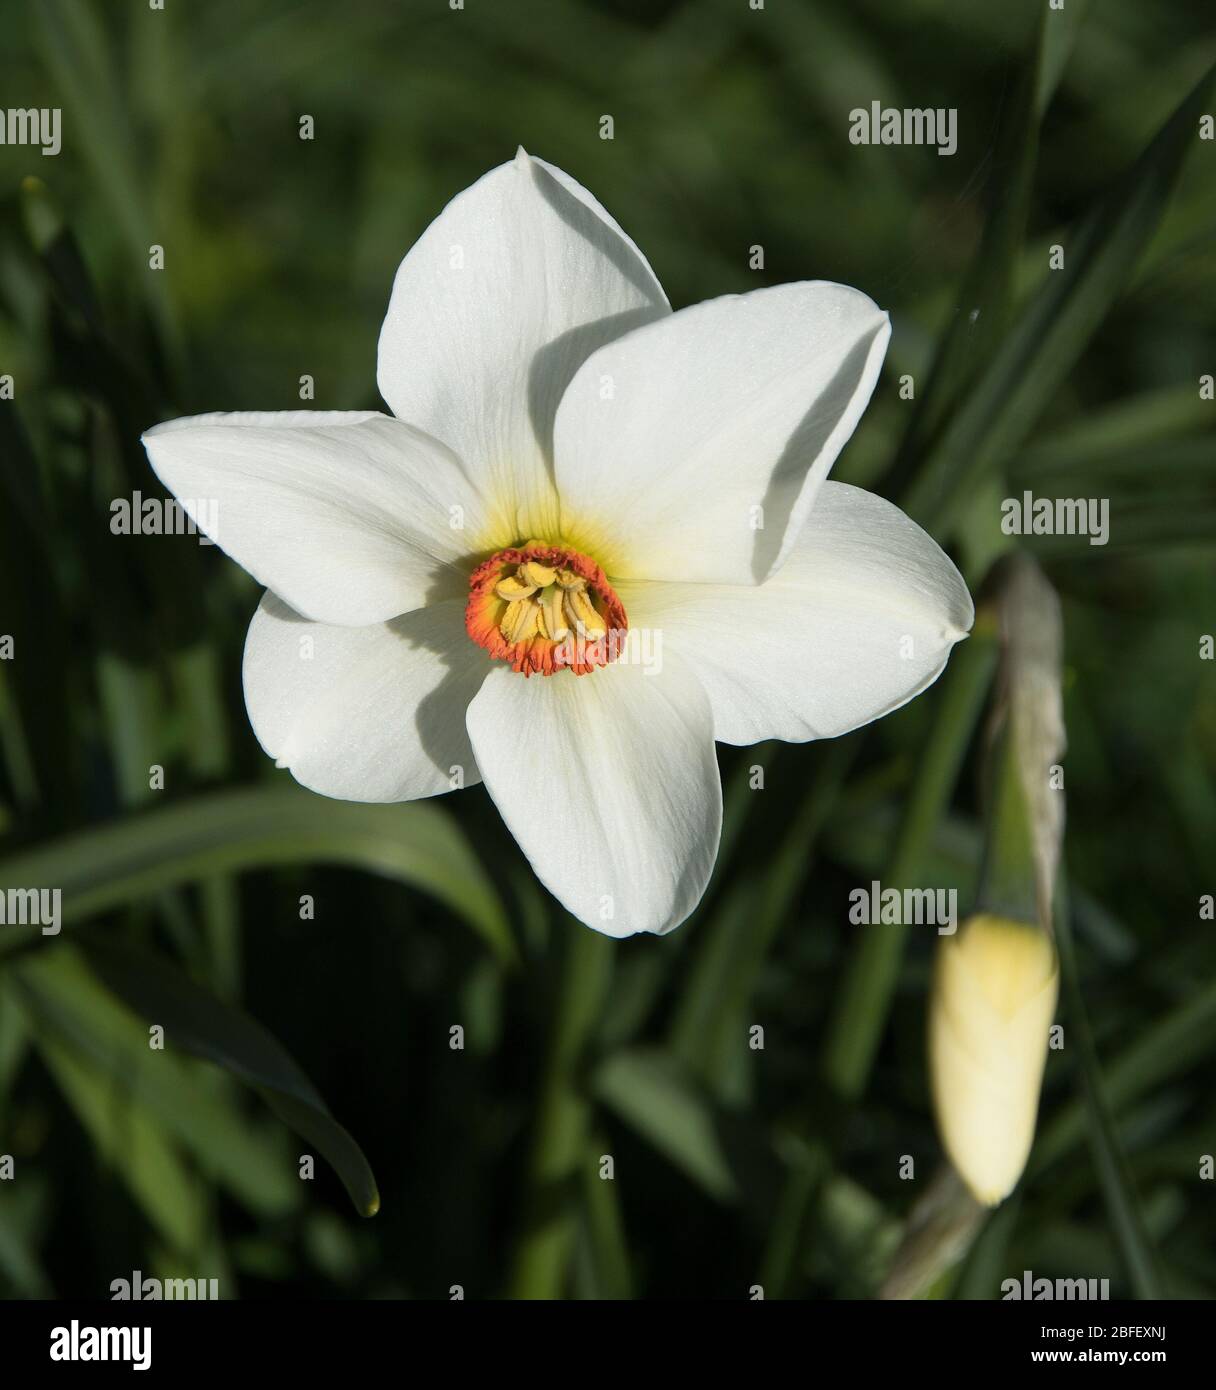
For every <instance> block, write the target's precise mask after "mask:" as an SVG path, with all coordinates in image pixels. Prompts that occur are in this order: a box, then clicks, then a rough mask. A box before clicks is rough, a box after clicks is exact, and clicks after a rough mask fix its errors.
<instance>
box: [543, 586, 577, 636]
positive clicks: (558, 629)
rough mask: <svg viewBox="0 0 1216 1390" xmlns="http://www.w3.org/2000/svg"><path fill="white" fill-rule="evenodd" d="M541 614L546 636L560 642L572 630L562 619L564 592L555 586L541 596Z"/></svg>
mask: <svg viewBox="0 0 1216 1390" xmlns="http://www.w3.org/2000/svg"><path fill="white" fill-rule="evenodd" d="M539 602H540V608H541V614H542V616H543V618H544V626H545V635H546V636H547V637H551V638H552V639H553V640H554V641H555V642H560V641H561V640H562V638H563V637H565V635H566V633H567V632H569V631H570V629H569V628H568V627H567V626H566V624H565V622H564V621H563V619H562V591H561V590H560V589H559V588H558V587H557V585H556V584H554V585H553V586H552V587H550V588H548V589H546V590H545V591H544V593H542V594H541V596H540V600H539Z"/></svg>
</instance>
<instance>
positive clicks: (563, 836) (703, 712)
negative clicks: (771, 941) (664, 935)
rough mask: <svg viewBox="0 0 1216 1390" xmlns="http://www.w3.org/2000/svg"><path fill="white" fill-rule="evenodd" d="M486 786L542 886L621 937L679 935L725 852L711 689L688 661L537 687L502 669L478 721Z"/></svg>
mask: <svg viewBox="0 0 1216 1390" xmlns="http://www.w3.org/2000/svg"><path fill="white" fill-rule="evenodd" d="M468 725H469V733H470V735H471V736H472V740H473V748H474V751H475V752H476V754H477V765H478V767H480V768H481V775H482V777H483V778H484V779H485V784H486V787H487V788H488V789H489V792H490V795H491V796H492V797H493V798H494V801H495V803H496V804H497V806H498V809H499V811H500V812H501V813H502V817H503V819H504V820H505V821H506V823H507V826H508V827H509V829H510V831H511V833H512V834H513V835H514V836H515V838H516V839H517V840H518V841H519V844H520V846H521V848H522V849H523V851H524V853H525V854H526V855H527V856H528V858H529V859H530V860H531V861H532V867H533V868H534V869H535V871H536V874H537V877H538V878H539V879H540V880H541V882H542V883H543V884H544V885H545V887H546V888H548V889H549V891H550V892H551V893H552V894H553V895H554V897H556V898H557V899H558V900H559V901H560V902H561V903H562V904H563V905H564V906H565V907H566V908H568V909H569V910H570V911H571V912H572V913H573V914H574V915H575V916H576V917H578V918H580V919H581V920H582V921H584V922H586V923H587V925H588V926H590V927H594V928H595V929H596V930H597V931H602V932H605V933H607V935H609V936H629V935H631V934H632V933H633V932H640V931H645V932H666V931H670V930H671V929H672V928H673V927H676V926H679V924H680V923H681V922H682V921H683V920H684V919H685V918H686V917H687V916H688V914H689V913H690V912H691V911H692V910H693V908H694V907H696V905H697V903H698V902H699V901H700V899H701V895H702V893H704V891H705V885H706V883H707V882H708V880H709V874H710V870H711V869H712V868H713V864H714V859H715V857H716V856H717V852H718V836H719V833H720V831H721V828H722V788H721V783H720V781H719V778H718V766H717V762H716V760H715V757H714V746H713V726H712V716H711V713H710V708H709V702H708V700H707V699H706V697H705V692H704V691H703V690H702V689H701V688H700V686H699V684H698V683H697V681H696V680H695V678H694V677H693V676H692V674H691V672H690V671H689V670H688V669H687V667H685V666H684V665H683V663H681V662H680V661H678V660H672V661H669V662H667V663H666V664H665V666H664V669H663V671H662V673H661V674H658V675H647V674H646V673H645V672H644V671H643V669H642V667H641V666H629V665H622V664H621V663H619V662H618V663H614V664H613V665H610V666H606V667H604V668H602V669H601V670H598V671H594V672H592V673H591V674H590V675H586V676H575V675H572V674H570V673H568V672H563V673H561V674H559V675H555V676H533V677H528V678H525V677H523V676H520V675H517V674H516V673H515V672H514V671H512V670H510V669H509V668H508V667H506V666H502V665H500V666H498V667H497V669H495V670H494V671H492V672H491V674H490V675H489V676H488V677H487V678H486V681H485V684H484V685H483V686H482V687H481V690H480V691H479V692H478V694H477V695H476V697H475V698H474V700H473V703H472V704H471V705H470V706H469V713H468Z"/></svg>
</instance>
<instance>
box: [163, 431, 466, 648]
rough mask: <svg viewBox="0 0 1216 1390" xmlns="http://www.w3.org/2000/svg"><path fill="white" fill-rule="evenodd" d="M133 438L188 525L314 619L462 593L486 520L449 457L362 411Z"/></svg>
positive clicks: (373, 614)
mask: <svg viewBox="0 0 1216 1390" xmlns="http://www.w3.org/2000/svg"><path fill="white" fill-rule="evenodd" d="M143 442H144V447H145V448H146V449H147V451H148V457H149V459H150V460H151V462H152V467H153V468H154V469H155V470H156V474H157V476H158V477H159V478H160V480H161V482H162V483H164V485H165V486H166V487H167V488H168V489H169V491H170V492H172V493H173V494H174V496H175V497H177V499H178V501H179V502H181V504H182V506H183V507H184V508H185V510H186V512H187V513H188V514H189V515H190V516H191V517H192V518H193V519H194V521H195V522H196V523H197V525H198V527H199V529H200V530H202V531H204V532H205V533H206V534H207V535H208V536H210V537H211V538H212V540H214V541H215V542H216V543H217V544H218V545H219V546H220V547H221V548H222V549H224V550H225V551H227V553H228V554H229V555H231V556H232V558H233V559H234V560H235V561H236V562H237V563H238V564H239V565H241V566H243V567H244V568H245V569H247V570H248V571H249V573H250V574H252V575H253V577H254V578H255V579H256V580H258V581H259V582H260V583H262V584H264V585H266V587H267V588H269V589H271V590H273V591H274V592H275V593H277V594H279V595H281V596H282V598H283V599H285V600H286V602H287V603H289V604H290V605H291V607H292V608H294V609H295V610H296V611H297V612H299V613H305V614H307V615H308V616H309V617H310V618H315V619H316V620H317V621H318V622H328V623H343V624H346V623H349V624H356V625H358V624H366V623H376V622H383V621H384V620H385V619H387V618H395V617H396V616H397V615H398V614H399V613H406V612H409V611H410V610H412V609H415V608H420V607H422V605H423V604H424V603H427V602H429V601H431V600H432V599H434V598H436V597H446V596H449V595H450V596H453V597H454V596H455V595H457V594H460V593H463V591H464V586H465V585H466V584H467V576H468V567H467V565H464V564H463V562H464V559H465V557H466V556H467V555H469V554H471V553H473V552H475V551H477V550H479V549H481V548H483V547H484V546H485V545H486V544H487V541H488V538H489V536H490V535H491V534H492V531H493V528H492V526H491V524H490V523H489V522H488V520H487V518H486V515H485V509H484V506H483V504H482V502H481V500H480V498H479V496H478V494H477V492H476V490H475V489H474V487H473V485H472V484H471V483H470V481H469V479H468V477H467V476H466V474H465V472H464V469H463V467H462V466H461V463H460V461H459V459H457V458H456V456H455V455H454V454H453V453H452V452H451V451H450V450H449V449H448V448H446V447H445V446H444V445H442V444H440V443H439V442H438V441H437V440H434V439H431V438H429V437H428V436H427V435H425V434H423V433H422V432H421V431H420V430H416V429H413V428H412V427H410V426H409V425H403V424H402V423H401V421H400V420H394V419H393V418H392V417H391V416H388V415H379V414H376V413H375V412H374V411H372V412H368V411H356V412H350V413H347V412H343V411H311V410H299V411H284V412H273V411H267V412H255V413H231V414H216V415H196V416H192V417H190V418H186V419H181V420H170V421H168V422H167V423H166V424H163V425H157V426H156V427H155V428H154V429H151V430H149V431H148V432H147V434H145V435H144V437H143ZM457 521H458V522H459V523H460V525H459V526H457V525H455V524H454V523H455V522H457ZM462 566H463V567H462Z"/></svg>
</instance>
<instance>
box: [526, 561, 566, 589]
mask: <svg viewBox="0 0 1216 1390" xmlns="http://www.w3.org/2000/svg"><path fill="white" fill-rule="evenodd" d="M519 577H520V578H521V579H523V580H524V581H525V582H527V583H529V584H535V585H536V587H537V588H538V589H544V588H547V587H548V585H550V584H552V583H553V581H554V580H555V579H556V578H557V571H556V570H555V569H553V568H552V566H550V565H542V564H541V563H540V561H539V560H528V561H526V562H525V563H524V564H522V565H520V567H519Z"/></svg>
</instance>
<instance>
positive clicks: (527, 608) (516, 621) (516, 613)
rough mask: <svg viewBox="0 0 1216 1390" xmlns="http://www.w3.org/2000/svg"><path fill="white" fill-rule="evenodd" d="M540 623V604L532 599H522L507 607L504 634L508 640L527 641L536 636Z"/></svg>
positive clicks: (503, 626) (503, 625)
mask: <svg viewBox="0 0 1216 1390" xmlns="http://www.w3.org/2000/svg"><path fill="white" fill-rule="evenodd" d="M539 624H540V607H539V605H538V604H536V603H535V602H533V600H532V599H521V600H519V601H517V602H515V603H513V604H511V606H510V607H509V608H508V609H507V612H506V615H505V616H504V618H503V620H502V635H503V636H504V637H505V638H506V639H507V641H508V642H526V641H527V640H528V639H529V638H530V637H535V636H536V630H537V627H538V626H539Z"/></svg>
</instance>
